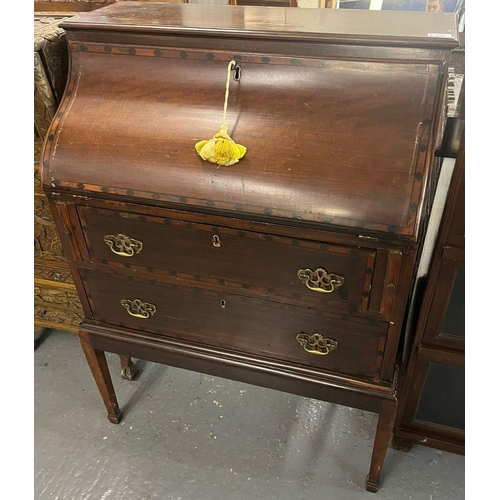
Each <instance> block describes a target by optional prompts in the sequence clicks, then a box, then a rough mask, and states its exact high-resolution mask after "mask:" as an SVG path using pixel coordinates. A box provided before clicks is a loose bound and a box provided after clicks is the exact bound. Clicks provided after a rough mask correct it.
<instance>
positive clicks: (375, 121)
mask: <svg viewBox="0 0 500 500" xmlns="http://www.w3.org/2000/svg"><path fill="white" fill-rule="evenodd" d="M148 6H149V9H148ZM214 7H215V6H201V5H189V4H182V5H168V4H149V3H138V4H135V3H133V2H121V3H118V4H115V5H113V6H111V7H108V8H104V9H99V10H98V11H94V12H91V13H88V14H85V15H81V16H78V17H75V18H73V19H71V20H70V21H68V22H66V23H65V25H64V27H65V29H66V30H68V39H69V40H70V49H71V55H72V69H71V75H70V80H69V83H68V87H67V92H66V97H65V99H64V100H63V102H62V104H61V106H60V109H59V112H58V114H57V116H56V119H55V120H54V122H53V125H52V129H51V131H50V132H49V134H48V138H47V140H46V146H45V151H44V170H43V182H44V186H45V189H47V190H52V191H54V190H59V191H68V190H72V191H77V192H79V193H81V192H82V191H86V192H90V193H95V194H99V196H114V197H123V198H124V199H128V200H130V199H133V200H134V201H136V202H139V203H155V204H162V205H165V206H174V207H181V206H182V207H183V208H186V207H187V208H189V207H193V208H196V209H197V210H205V211H223V212H224V213H228V214H229V213H230V214H231V215H238V214H246V215H247V216H252V217H257V218H262V219H265V220H269V219H270V218H271V219H274V220H276V219H279V220H300V221H303V223H305V224H306V223H310V224H315V225H321V226H323V227H325V228H331V229H335V230H342V229H346V230H353V229H355V230H356V231H358V232H362V231H368V232H384V233H393V234H395V235H399V236H400V237H406V238H409V239H411V240H414V239H416V237H417V234H418V228H419V227H418V226H419V221H420V218H421V213H422V210H423V204H424V198H425V192H426V185H427V177H428V175H429V166H430V162H431V160H432V149H433V144H434V136H435V134H436V128H437V119H438V117H439V114H440V113H439V105H440V102H441V95H442V89H443V88H444V87H443V68H444V66H443V65H444V57H445V52H443V51H442V50H437V49H436V47H433V49H432V50H428V51H427V52H425V51H424V52H423V51H422V50H421V49H418V50H419V52H418V54H417V57H416V58H415V60H412V59H411V58H409V57H408V54H411V50H410V49H408V43H409V42H408V40H410V41H412V43H414V41H415V38H416V35H415V33H416V32H417V31H419V30H420V32H424V31H425V30H426V29H436V30H438V29H441V30H445V28H444V27H443V26H448V27H449V26H451V25H452V24H451V23H449V22H447V21H446V22H441V23H439V22H437V21H435V20H432V21H431V20H430V19H431V18H430V17H429V16H428V15H425V16H417V17H418V19H419V20H420V21H419V23H416V24H415V23H413V25H412V30H410V35H411V36H409V37H408V36H406V38H405V36H402V35H400V36H399V37H397V36H396V34H395V32H396V31H398V29H399V30H401V27H400V28H396V27H393V33H392V34H391V35H390V36H389V37H388V38H387V39H388V40H389V42H388V45H389V46H390V45H393V44H394V43H395V41H396V40H398V43H399V45H400V46H401V47H403V46H405V47H406V48H405V49H404V50H406V51H407V52H405V54H406V56H405V57H406V58H405V59H401V58H400V57H399V55H400V53H398V52H396V53H394V54H393V55H392V56H391V54H390V52H387V50H388V47H387V46H384V47H382V48H381V50H383V52H380V53H378V52H376V51H375V52H370V57H368V56H367V55H366V52H363V51H362V49H358V48H356V47H352V52H351V53H349V54H347V55H348V57H347V56H346V55H345V53H344V56H343V57H338V56H337V55H336V52H335V50H336V46H337V45H336V43H334V42H333V41H332V42H331V43H326V42H325V40H324V38H325V37H327V38H328V37H332V39H333V38H335V36H337V35H335V33H336V32H335V30H334V28H335V26H337V24H336V23H337V20H336V19H337V18H336V17H335V15H330V14H328V15H327V16H326V17H324V18H318V16H317V13H316V14H315V15H312V14H308V15H307V16H306V18H307V19H309V25H308V26H309V27H308V28H307V29H306V28H305V27H303V28H302V29H304V31H303V34H304V35H307V36H312V35H311V33H315V35H314V36H315V37H320V38H323V41H321V43H320V42H318V43H317V44H316V43H311V41H310V40H308V38H307V36H305V39H304V40H305V41H304V42H303V43H300V42H298V41H297V40H295V41H293V43H292V42H290V43H288V41H287V39H286V36H283V34H284V33H285V34H287V33H288V34H290V33H294V37H295V38H296V39H297V33H298V32H297V29H299V28H300V27H301V26H302V24H300V23H299V21H298V20H299V19H300V16H298V15H297V14H295V13H294V12H291V11H299V10H300V9H272V10H283V11H286V15H284V21H282V23H283V24H281V25H280V26H281V28H280V29H281V31H279V30H278V31H274V32H273V31H272V29H271V28H272V27H273V25H272V22H271V23H270V22H268V21H266V18H265V15H266V14H267V9H263V8H255V9H251V8H237V7H230V6H227V7H217V9H216V10H217V11H220V12H221V13H224V16H222V18H221V19H220V20H219V22H218V23H217V24H216V25H213V24H210V23H209V22H208V21H207V17H209V18H210V19H212V18H213V17H210V16H208V14H207V13H213V12H215V11H212V10H211V9H212V8H214ZM221 9H222V10H221ZM230 9H237V10H235V11H231V10H230ZM159 10H160V11H161V15H160V13H159ZM148 12H149V14H148ZM233 12H235V13H238V15H237V16H236V15H233ZM339 12H340V11H339ZM133 13H135V15H132V14H133ZM248 13H250V14H251V15H250V14H248ZM300 14H305V12H302V13H300ZM367 14H368V12H364V13H363V16H361V17H360V19H362V20H363V22H362V23H360V25H361V28H363V29H364V30H365V31H364V32H363V33H362V37H364V40H365V41H366V40H368V39H369V38H370V37H372V38H373V39H374V40H375V35H373V34H371V35H369V36H368V35H366V31H367V29H368V28H367V26H368V25H367V23H366V20H365V17H364V16H366V15H367ZM376 14H377V15H376V17H374V18H373V19H375V20H377V19H385V14H390V15H391V16H392V15H393V14H394V13H384V12H377V13H376ZM399 14H402V13H399ZM405 14H406V15H410V17H414V16H412V15H411V14H408V13H405ZM155 15H156V17H155ZM232 15H233V17H235V18H236V19H240V18H241V17H242V16H243V19H246V18H249V19H250V18H251V19H252V20H253V23H254V24H253V25H251V26H252V27H251V28H249V29H248V31H246V28H244V27H242V26H241V23H240V24H238V22H237V21H234V22H233V25H231V24H230V23H231V21H230V20H229V19H230V18H231V19H232V17H231V16H232ZM343 15H344V14H342V16H343ZM148 16H149V17H148ZM158 16H159V17H158ZM276 16H277V17H278V14H276ZM280 16H281V17H283V13H280ZM342 16H341V17H340V19H341V20H342V19H344V20H345V19H346V18H345V17H342ZM349 16H350V19H351V21H352V23H351V24H353V23H354V19H355V17H354V14H353V13H349ZM183 17H186V18H188V19H189V20H190V22H189V23H187V24H184V25H182V24H181V21H180V19H181V18H183ZM219 17H220V16H219ZM271 17H272V16H271ZM436 17H438V18H439V16H436ZM193 19H196V20H197V22H196V23H194V22H193ZM218 19H219V18H218ZM387 19H389V18H387ZM387 19H386V20H385V21H384V22H382V23H381V26H382V27H380V26H379V29H382V28H383V27H384V26H385V24H384V23H386V24H387V22H388V20H387ZM259 20H260V21H259ZM426 20H429V25H428V27H426V26H427V25H426V22H427V21H426ZM297 23H299V24H297ZM301 23H304V21H303V20H302V21H301ZM436 23H437V24H436ZM344 24H345V23H344ZM195 25H196V26H195ZM340 25H341V26H343V24H342V23H340ZM438 25H439V26H438ZM203 26H205V27H203ZM214 26H215V27H214ZM231 26H233V27H232V28H231ZM256 26H258V27H259V28H258V29H257V27H256ZM370 29H371V31H372V32H376V31H377V30H376V29H375V28H374V27H372V28H370ZM446 29H448V28H446ZM450 29H451V28H450ZM106 30H108V31H109V33H106ZM154 30H160V31H161V35H158V33H156V34H155V35H154V36H153V35H151V32H152V31H154ZM183 30H184V33H185V35H186V36H185V37H180V36H179V33H180V31H183ZM217 30H219V32H220V33H224V34H225V35H227V33H228V32H229V31H231V30H232V31H231V32H232V35H234V36H235V37H236V38H237V37H240V36H241V37H242V38H245V36H246V37H248V36H250V35H251V37H253V39H252V40H245V41H239V42H238V43H236V42H235V39H233V38H225V37H224V36H225V35H224V36H221V37H220V40H219V39H216V37H217ZM344 31H346V28H345V26H344ZM262 32H265V33H264V34H265V38H266V44H265V45H262V44H261V45H258V40H259V37H261V36H264V35H262ZM318 33H319V34H318ZM132 35H133V36H132ZM157 35H158V36H157ZM188 35H189V36H188ZM349 36H350V37H351V38H352V40H359V37H360V36H361V35H359V34H356V33H354V34H353V33H351V34H350V35H346V33H344V32H342V38H343V40H344V42H345V40H346V37H347V38H348V37H349ZM454 36H455V34H452V36H451V37H450V38H447V37H443V38H442V39H439V38H433V39H432V43H433V44H434V45H436V44H438V43H442V45H443V47H447V46H449V42H450V40H454V38H453V37H454ZM207 37H208V38H207ZM367 37H368V38H367ZM209 38H210V40H211V42H210V43H209V42H208V41H207V40H208V39H209ZM430 38H432V37H430ZM214 40H215V41H214ZM273 40H275V41H276V44H273ZM377 40H378V41H377V42H376V44H380V43H381V40H382V38H380V36H379V38H377ZM278 42H279V43H278ZM325 43H326V45H325ZM207 44H208V45H209V49H207ZM256 44H257V45H256ZM405 44H406V45H405ZM319 45H321V47H319ZM420 45H422V44H420ZM256 47H258V48H259V50H258V51H256ZM262 47H267V52H264V51H263V50H262ZM375 50H378V49H375ZM394 50H396V51H397V50H400V49H394ZM409 50H410V52H408V51H409ZM356 51H358V52H356ZM360 51H361V52H360ZM424 55H427V58H428V59H429V60H422V57H423V56H424ZM440 57H441V60H440V59H439V58H440ZM232 59H234V60H236V61H237V62H238V65H239V66H240V68H241V79H240V80H239V81H234V80H233V81H231V83H230V95H229V101H228V111H227V124H228V129H229V130H228V132H229V134H230V135H231V137H232V138H233V139H234V140H235V141H236V142H238V143H240V144H243V145H244V146H245V147H246V148H247V153H246V155H245V156H244V158H243V159H242V160H240V162H239V163H237V164H235V165H233V166H231V167H220V168H218V167H217V165H214V164H211V163H208V162H206V161H203V160H202V159H201V158H200V156H199V155H198V154H197V152H196V150H195V147H194V146H195V144H196V143H197V142H198V141H201V140H204V139H210V138H211V137H212V136H213V135H214V134H215V133H217V132H218V131H219V127H220V125H221V120H222V111H223V103H224V93H225V82H226V72H227V65H228V62H229V61H231V60H232Z"/></svg>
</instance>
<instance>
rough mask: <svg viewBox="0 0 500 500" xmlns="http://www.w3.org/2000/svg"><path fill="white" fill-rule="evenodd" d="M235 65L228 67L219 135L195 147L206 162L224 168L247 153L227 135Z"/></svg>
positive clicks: (230, 64)
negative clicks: (230, 83) (230, 80)
mask: <svg viewBox="0 0 500 500" xmlns="http://www.w3.org/2000/svg"><path fill="white" fill-rule="evenodd" d="M235 64H236V62H235V61H231V62H230V63H229V65H228V67H227V81H226V98H225V100H224V114H223V116H222V125H221V126H220V130H219V133H217V134H215V135H214V136H213V138H212V139H210V140H208V141H200V142H198V143H196V144H195V146H194V147H195V149H196V151H197V152H198V154H199V155H200V156H201V157H202V158H203V159H204V160H205V161H209V162H210V163H216V164H217V165H219V166H224V167H229V166H231V165H234V164H235V163H238V162H239V161H240V160H241V158H243V156H245V153H246V152H247V148H246V147H245V146H242V145H241V144H236V143H235V142H234V141H233V140H232V139H231V137H229V135H228V134H227V123H226V111H227V99H228V97H229V79H230V77H231V69H232V67H233V66H234V65H235Z"/></svg>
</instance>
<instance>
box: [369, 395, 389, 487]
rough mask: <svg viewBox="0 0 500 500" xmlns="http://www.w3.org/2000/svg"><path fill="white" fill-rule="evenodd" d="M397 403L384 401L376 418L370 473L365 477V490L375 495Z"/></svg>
mask: <svg viewBox="0 0 500 500" xmlns="http://www.w3.org/2000/svg"><path fill="white" fill-rule="evenodd" d="M396 409H397V401H396V400H395V399H384V400H383V401H382V404H381V407H380V413H379V416H378V424H377V432H376V434H375V442H374V444H373V453H372V462H371V464H370V471H369V472H368V476H367V477H366V489H367V490H368V491H371V492H373V493H376V492H377V491H378V488H379V484H380V471H381V470H382V465H383V464H384V459H385V454H386V453H387V448H388V447H389V441H390V439H391V435H392V431H393V429H394V421H395V419H396Z"/></svg>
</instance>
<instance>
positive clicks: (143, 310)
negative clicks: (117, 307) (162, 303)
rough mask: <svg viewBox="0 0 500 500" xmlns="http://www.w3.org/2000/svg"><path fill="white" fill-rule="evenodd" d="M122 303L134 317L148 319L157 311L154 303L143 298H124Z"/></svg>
mask: <svg viewBox="0 0 500 500" xmlns="http://www.w3.org/2000/svg"><path fill="white" fill-rule="evenodd" d="M120 303H121V305H122V306H123V307H124V308H125V309H126V310H127V312H128V313H129V314H130V316H133V317H134V318H142V319H148V318H150V317H151V316H153V314H154V313H155V312H156V306H155V305H153V304H148V303H147V302H143V301H142V300H139V299H135V300H128V299H123V300H122V301H121V302H120Z"/></svg>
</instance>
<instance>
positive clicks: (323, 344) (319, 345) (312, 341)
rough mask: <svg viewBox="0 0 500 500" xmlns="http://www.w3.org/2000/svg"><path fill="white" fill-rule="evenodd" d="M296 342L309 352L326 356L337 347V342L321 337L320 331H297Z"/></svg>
mask: <svg viewBox="0 0 500 500" xmlns="http://www.w3.org/2000/svg"><path fill="white" fill-rule="evenodd" d="M295 338H296V340H297V342H298V343H299V344H300V345H301V346H302V347H303V348H304V350H306V351H307V352H308V353H310V354H318V355H319V356H326V355H327V354H329V353H331V352H332V351H334V350H335V349H337V347H338V345H339V344H338V342H337V341H336V340H333V339H329V338H326V337H323V335H321V333H318V332H315V333H313V334H309V333H304V332H301V333H299V334H298V335H297V336H296V337H295Z"/></svg>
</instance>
